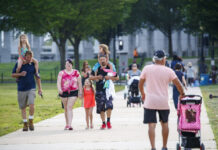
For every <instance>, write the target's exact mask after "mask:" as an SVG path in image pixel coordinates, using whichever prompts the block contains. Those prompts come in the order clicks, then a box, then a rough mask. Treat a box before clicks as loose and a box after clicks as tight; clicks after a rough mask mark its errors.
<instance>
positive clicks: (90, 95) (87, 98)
mask: <svg viewBox="0 0 218 150" xmlns="http://www.w3.org/2000/svg"><path fill="white" fill-rule="evenodd" d="M83 91H84V108H90V107H94V106H95V94H94V92H93V90H92V89H91V88H90V89H89V90H87V89H86V88H84V90H83Z"/></svg>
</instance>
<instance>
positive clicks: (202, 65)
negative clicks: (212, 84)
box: [199, 58, 208, 75]
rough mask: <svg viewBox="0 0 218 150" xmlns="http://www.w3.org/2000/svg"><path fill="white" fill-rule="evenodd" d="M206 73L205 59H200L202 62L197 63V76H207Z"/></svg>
mask: <svg viewBox="0 0 218 150" xmlns="http://www.w3.org/2000/svg"><path fill="white" fill-rule="evenodd" d="M207 73H208V67H207V65H206V64H205V59H204V58H202V60H201V61H200V63H199V74H200V75H201V74H207Z"/></svg>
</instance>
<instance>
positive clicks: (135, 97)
mask: <svg viewBox="0 0 218 150" xmlns="http://www.w3.org/2000/svg"><path fill="white" fill-rule="evenodd" d="M127 84H128V85H127V96H125V95H124V99H125V98H127V107H129V106H130V107H131V103H132V104H139V106H140V107H141V96H140V94H139V88H138V85H139V76H134V77H132V78H131V79H130V80H129V81H128V83H127Z"/></svg>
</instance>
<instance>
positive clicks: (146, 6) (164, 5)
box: [124, 0, 183, 56]
mask: <svg viewBox="0 0 218 150" xmlns="http://www.w3.org/2000/svg"><path fill="white" fill-rule="evenodd" d="M142 6H143V7H142ZM181 7H182V0H138V1H137V2H136V3H135V4H133V8H132V11H131V14H130V17H129V18H128V19H127V20H126V21H125V24H124V27H125V28H127V29H126V30H127V32H133V31H134V30H136V31H137V30H138V29H140V28H148V29H150V30H154V29H159V30H160V31H161V32H162V33H163V34H165V35H166V36H167V37H168V40H169V55H170V56H172V37H171V36H172V32H173V31H175V30H178V29H181V26H182V19H183V16H182V13H181V12H180V9H181ZM128 28H129V29H128ZM131 29H132V30H131Z"/></svg>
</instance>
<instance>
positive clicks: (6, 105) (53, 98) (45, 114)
mask: <svg viewBox="0 0 218 150" xmlns="http://www.w3.org/2000/svg"><path fill="white" fill-rule="evenodd" d="M42 88H43V96H44V99H41V98H40V97H39V96H38V95H37V96H36V99H35V114H34V122H39V121H41V120H44V119H47V118H51V117H53V116H55V115H57V114H59V113H63V112H64V110H63V109H62V107H61V101H60V99H59V98H58V96H57V95H58V94H57V88H56V84H52V83H51V84H50V83H46V84H45V83H43V84H42ZM123 89H124V86H115V90H116V92H118V91H121V90H123ZM80 106H81V100H79V99H78V100H77V101H76V104H75V105H74V107H80ZM27 114H28V113H27ZM0 116H1V117H0V136H2V135H5V134H7V133H10V132H12V131H15V130H17V129H20V128H22V126H23V123H22V119H21V112H20V110H19V107H18V103H17V85H16V84H15V83H14V84H12V83H10V84H0Z"/></svg>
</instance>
